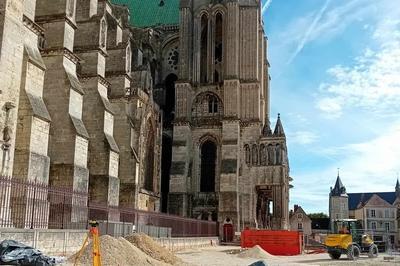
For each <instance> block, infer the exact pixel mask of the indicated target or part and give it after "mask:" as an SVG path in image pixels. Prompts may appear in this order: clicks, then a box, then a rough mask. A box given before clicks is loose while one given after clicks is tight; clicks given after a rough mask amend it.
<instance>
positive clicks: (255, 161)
mask: <svg viewBox="0 0 400 266" xmlns="http://www.w3.org/2000/svg"><path fill="white" fill-rule="evenodd" d="M251 152H252V155H251V159H252V164H253V165H257V164H258V148H257V145H256V144H253V147H252V149H251Z"/></svg>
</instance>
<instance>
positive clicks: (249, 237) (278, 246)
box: [240, 230, 302, 256]
mask: <svg viewBox="0 0 400 266" xmlns="http://www.w3.org/2000/svg"><path fill="white" fill-rule="evenodd" d="M240 245H241V247H242V248H252V247H254V246H255V245H259V246H260V247H261V248H262V249H264V250H265V251H267V252H268V253H270V254H272V255H281V256H292V255H299V254H301V252H302V234H301V233H300V232H295V231H272V230H244V231H242V234H241V238H240Z"/></svg>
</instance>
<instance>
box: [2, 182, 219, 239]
mask: <svg viewBox="0 0 400 266" xmlns="http://www.w3.org/2000/svg"><path fill="white" fill-rule="evenodd" d="M0 207H1V209H0V228H5V227H6V228H7V227H8V228H27V229H34V228H50V229H86V228H87V227H88V224H87V221H88V220H89V219H91V220H101V221H105V222H110V223H111V222H122V223H131V224H133V225H136V226H138V225H148V226H156V227H163V228H171V236H172V237H204V236H217V235H218V223H216V222H212V221H203V220H196V219H190V218H186V217H180V216H175V215H169V214H164V213H158V212H151V211H143V210H137V209H133V208H122V207H118V206H107V205H104V204H96V203H93V202H91V201H90V199H89V197H88V194H87V193H82V192H76V191H73V190H72V189H71V188H69V187H54V186H49V185H46V184H43V183H41V182H39V181H37V180H35V181H26V180H21V179H17V178H10V177H1V176H0Z"/></svg>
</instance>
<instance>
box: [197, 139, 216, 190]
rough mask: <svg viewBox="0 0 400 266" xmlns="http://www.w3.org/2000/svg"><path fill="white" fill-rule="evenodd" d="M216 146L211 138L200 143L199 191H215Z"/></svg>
mask: <svg viewBox="0 0 400 266" xmlns="http://www.w3.org/2000/svg"><path fill="white" fill-rule="evenodd" d="M216 162H217V146H216V145H215V143H214V142H213V141H211V140H207V141H205V142H204V143H203V144H202V145H201V174H200V192H215V168H216Z"/></svg>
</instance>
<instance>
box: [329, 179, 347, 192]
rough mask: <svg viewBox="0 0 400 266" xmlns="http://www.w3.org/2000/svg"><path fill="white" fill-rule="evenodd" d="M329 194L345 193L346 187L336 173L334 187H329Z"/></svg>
mask: <svg viewBox="0 0 400 266" xmlns="http://www.w3.org/2000/svg"><path fill="white" fill-rule="evenodd" d="M330 194H331V196H337V197H338V196H343V195H346V188H345V186H344V185H343V183H342V180H340V176H339V175H338V176H337V178H336V183H335V187H334V188H333V189H331V193H330Z"/></svg>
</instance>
